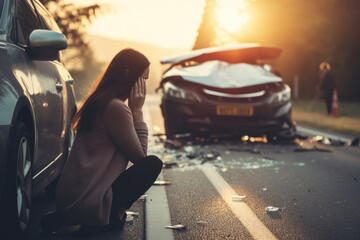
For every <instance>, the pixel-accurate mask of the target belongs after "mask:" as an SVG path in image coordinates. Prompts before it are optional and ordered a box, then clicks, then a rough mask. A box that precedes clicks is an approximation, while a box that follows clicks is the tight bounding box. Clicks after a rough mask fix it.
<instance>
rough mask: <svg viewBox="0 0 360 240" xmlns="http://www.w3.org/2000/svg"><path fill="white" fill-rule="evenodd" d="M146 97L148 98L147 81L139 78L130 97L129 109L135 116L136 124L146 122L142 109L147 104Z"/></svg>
mask: <svg viewBox="0 0 360 240" xmlns="http://www.w3.org/2000/svg"><path fill="white" fill-rule="evenodd" d="M145 97H146V84H145V79H144V78H142V77H139V78H138V80H137V81H136V83H135V84H134V86H133V87H132V89H131V91H130V96H129V108H130V110H131V112H132V114H133V118H134V121H135V122H142V121H144V119H143V113H142V107H143V105H144V102H145Z"/></svg>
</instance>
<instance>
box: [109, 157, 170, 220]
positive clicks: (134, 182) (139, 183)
mask: <svg viewBox="0 0 360 240" xmlns="http://www.w3.org/2000/svg"><path fill="white" fill-rule="evenodd" d="M162 165H163V163H162V161H161V160H160V159H159V158H158V157H156V156H153V155H150V156H147V157H145V158H142V159H140V160H138V161H137V162H136V163H134V165H132V166H131V167H129V168H128V169H127V170H125V171H124V172H123V173H122V174H121V175H120V176H119V177H118V178H117V179H116V180H115V181H114V183H113V184H112V191H113V201H112V206H111V214H110V220H111V219H112V218H113V219H114V218H115V219H116V218H117V215H118V212H119V211H120V210H121V209H123V208H126V209H129V208H130V207H131V205H133V203H134V202H135V201H136V200H137V199H138V198H139V197H140V196H141V195H143V194H144V193H145V192H146V191H147V190H148V189H149V188H150V187H151V185H152V184H153V183H154V182H155V180H156V178H157V177H158V175H159V174H160V172H161V169H162Z"/></svg>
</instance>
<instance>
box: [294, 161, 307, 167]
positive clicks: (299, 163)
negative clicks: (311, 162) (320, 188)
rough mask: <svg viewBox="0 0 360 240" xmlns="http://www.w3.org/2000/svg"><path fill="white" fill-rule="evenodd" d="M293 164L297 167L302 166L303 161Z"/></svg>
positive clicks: (303, 164)
mask: <svg viewBox="0 0 360 240" xmlns="http://www.w3.org/2000/svg"><path fill="white" fill-rule="evenodd" d="M293 165H294V166H298V167H303V166H305V163H304V162H295V163H293Z"/></svg>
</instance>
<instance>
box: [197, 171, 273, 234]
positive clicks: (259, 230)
mask: <svg viewBox="0 0 360 240" xmlns="http://www.w3.org/2000/svg"><path fill="white" fill-rule="evenodd" d="M201 170H202V171H203V173H204V174H205V176H206V177H207V178H208V179H209V181H210V182H211V183H212V185H213V186H214V187H215V188H216V190H217V191H218V192H219V194H220V195H221V197H222V198H223V199H224V201H225V202H226V203H227V205H228V206H229V207H230V209H231V211H232V212H233V213H234V214H235V216H236V217H237V218H238V219H239V220H240V222H241V223H242V224H243V225H244V226H245V228H246V229H247V230H248V231H249V233H250V234H251V236H252V237H253V238H254V239H276V237H275V236H274V235H273V234H272V233H271V232H270V230H269V229H268V228H267V227H266V226H265V225H264V224H263V223H262V222H261V221H260V219H259V218H258V217H257V216H256V215H255V213H254V212H253V211H251V209H250V208H249V206H248V205H247V204H246V203H245V202H239V201H236V202H234V201H232V196H234V195H238V194H237V193H236V192H235V191H234V190H233V189H232V188H231V186H230V185H229V184H228V183H227V182H226V181H225V180H224V178H223V177H222V176H221V175H220V174H219V173H218V172H217V171H216V170H215V169H213V168H212V167H211V165H208V164H207V165H203V166H201Z"/></svg>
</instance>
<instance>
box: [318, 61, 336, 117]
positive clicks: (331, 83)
mask: <svg viewBox="0 0 360 240" xmlns="http://www.w3.org/2000/svg"><path fill="white" fill-rule="evenodd" d="M330 70H331V67H330V64H329V63H327V62H322V63H321V64H320V85H319V89H320V90H321V91H322V92H323V93H324V100H325V104H326V110H327V113H328V114H329V115H330V114H331V104H332V98H333V93H334V89H335V80H334V77H333V75H332V74H331V72H330Z"/></svg>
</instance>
